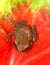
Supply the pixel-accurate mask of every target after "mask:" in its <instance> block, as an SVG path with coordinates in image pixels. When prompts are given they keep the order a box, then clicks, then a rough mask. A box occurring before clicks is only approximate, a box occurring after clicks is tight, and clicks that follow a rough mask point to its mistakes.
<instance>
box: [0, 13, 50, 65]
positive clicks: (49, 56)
mask: <svg viewBox="0 0 50 65" xmlns="http://www.w3.org/2000/svg"><path fill="white" fill-rule="evenodd" d="M14 16H15V15H14ZM27 17H31V18H29V19H30V22H29V24H30V23H31V24H34V23H33V22H31V20H32V16H30V15H29V14H28V15H27V16H26V17H25V18H26V19H27V20H28V18H27ZM42 17H43V16H42V15H41V13H38V14H37V18H36V19H35V20H34V21H35V25H36V27H37V31H38V41H39V43H38V44H37V43H36V42H33V46H32V48H31V49H30V50H29V51H28V52H22V53H19V52H18V51H17V49H16V48H15V46H14V45H13V40H12V41H11V42H6V39H7V36H4V35H7V34H8V33H10V32H12V31H13V30H12V25H11V24H10V23H9V22H7V21H4V22H3V21H2V22H0V65H50V17H48V18H47V20H45V19H43V18H44V17H43V18H42ZM33 18H34V17H33ZM0 21H1V20H0Z"/></svg>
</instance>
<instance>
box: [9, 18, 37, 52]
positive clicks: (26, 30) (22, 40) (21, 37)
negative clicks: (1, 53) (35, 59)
mask: <svg viewBox="0 0 50 65" xmlns="http://www.w3.org/2000/svg"><path fill="white" fill-rule="evenodd" d="M8 20H9V21H10V22H12V23H15V25H14V27H13V29H14V31H13V32H11V33H9V34H8V40H9V39H10V37H11V36H12V35H14V44H15V46H16V48H17V50H18V51H19V52H22V51H24V50H26V49H27V48H29V47H30V46H32V45H33V42H37V40H38V32H37V28H36V25H33V26H30V25H29V24H27V21H26V20H14V21H12V20H10V19H9V18H8Z"/></svg>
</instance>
